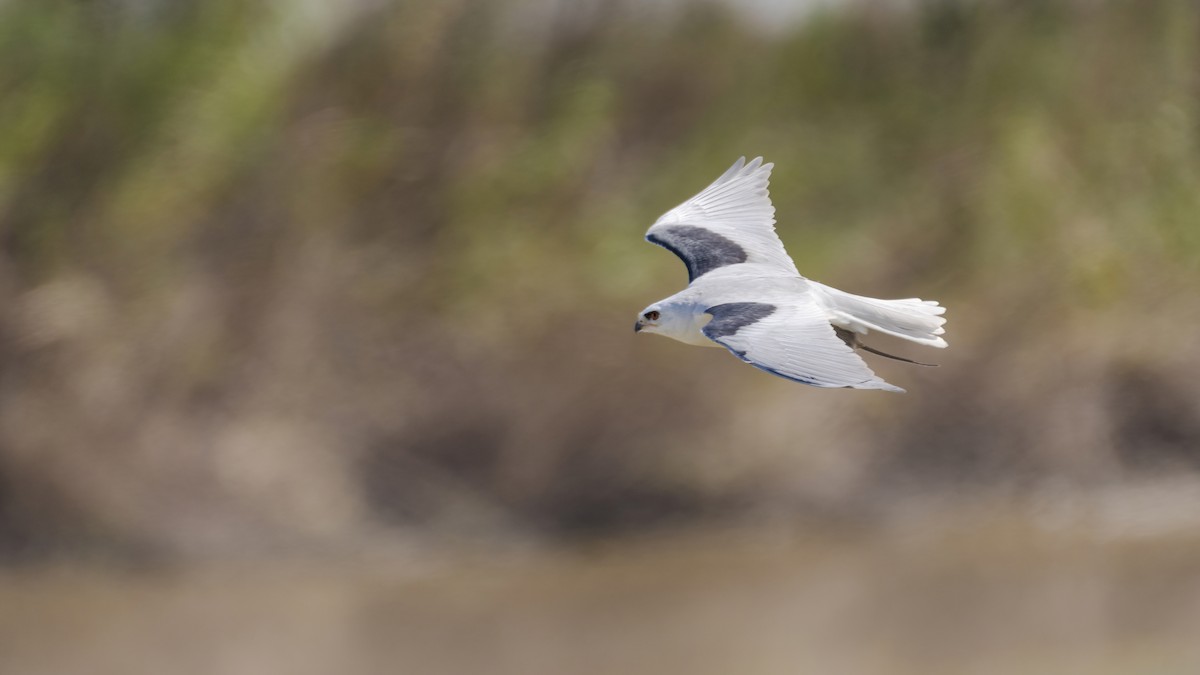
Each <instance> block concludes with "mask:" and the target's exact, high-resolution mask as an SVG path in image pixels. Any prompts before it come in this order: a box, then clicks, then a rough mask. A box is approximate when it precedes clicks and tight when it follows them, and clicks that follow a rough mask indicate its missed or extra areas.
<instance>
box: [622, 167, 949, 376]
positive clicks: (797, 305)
mask: <svg viewBox="0 0 1200 675" xmlns="http://www.w3.org/2000/svg"><path fill="white" fill-rule="evenodd" d="M772 168H774V165H773V164H764V163H763V160H762V157H758V158H755V159H754V160H753V161H751V162H750V163H749V164H747V163H746V158H745V157H742V158H740V159H738V161H737V162H735V163H734V165H733V166H731V167H730V168H729V170H728V171H726V172H725V173H724V174H722V175H721V177H720V178H718V179H717V180H716V181H714V182H713V184H712V185H709V186H708V187H707V188H705V189H704V190H703V191H702V192H700V194H697V195H696V196H695V197H692V198H691V199H689V200H687V201H686V202H684V203H683V204H680V205H679V206H676V207H675V208H673V209H671V210H670V211H668V212H666V213H665V214H663V216H662V217H661V218H659V219H658V220H657V221H656V222H655V223H654V225H652V226H651V227H650V229H649V231H647V232H646V240H647V241H649V242H650V243H652V244H657V245H659V246H662V247H663V248H665V249H667V250H668V251H670V252H672V253H674V254H675V255H677V256H679V258H680V259H682V260H683V264H684V265H686V266H687V272H688V282H689V284H688V287H687V288H685V289H684V290H682V291H680V292H678V293H676V294H675V295H672V296H671V297H669V298H666V299H664V300H660V301H658V302H656V303H654V304H652V305H650V306H649V307H647V308H646V309H644V310H642V312H641V314H640V315H638V319H637V323H636V324H635V325H634V331H635V332H639V333H658V334H660V335H665V336H666V337H669V338H673V339H675V340H679V341H680V342H684V343H687V344H691V345H700V346H705V347H724V348H726V349H728V350H729V351H730V352H732V353H733V354H734V356H737V357H738V358H739V359H741V360H743V361H745V362H746V363H749V364H750V365H752V366H754V367H755V368H758V369H760V370H765V371H766V372H768V373H771V374H773V375H778V376H779V377H783V378H786V379H789V380H792V381H795V382H801V383H803V384H808V385H812V386H814V387H829V388H843V387H848V388H852V389H883V390H885V391H895V392H903V391H904V390H903V389H901V388H899V387H896V386H894V385H891V384H889V383H887V382H885V381H884V380H883V379H882V378H880V377H879V376H877V375H876V374H875V373H874V372H872V370H871V369H870V368H869V367H868V366H867V364H866V362H865V361H863V359H862V357H860V356H859V354H858V350H859V349H862V350H864V351H867V352H870V353H873V354H878V355H880V356H886V357H888V358H894V359H897V360H900V361H906V362H909V363H917V362H916V361H912V360H910V359H904V358H901V357H896V356H892V355H890V354H886V353H884V352H881V351H878V350H876V349H872V348H871V347H868V346H867V345H865V344H863V343H862V337H863V336H865V335H869V334H870V333H871V332H879V333H886V334H888V335H893V336H895V337H898V338H903V339H905V340H909V341H911V342H916V343H917V344H922V345H928V346H930V347H945V346H946V341H945V340H944V339H942V337H941V336H942V334H943V333H945V329H944V328H942V324H944V323H946V319H944V318H943V317H942V314H944V313H945V311H946V308H945V307H942V306H940V305H938V303H937V302H936V301H933V300H921V299H919V298H909V299H906V300H879V299H876V298H868V297H863V296H861V295H852V294H850V293H845V292H843V291H839V290H837V289H836V288H832V287H829V286H826V285H825V284H821V283H818V282H816V281H813V280H811V279H806V278H804V277H803V276H801V275H800V272H799V271H797V270H796V265H795V263H793V262H792V259H791V257H790V256H788V254H787V251H785V250H784V248H783V242H781V241H780V240H779V235H777V234H776V233H775V207H774V206H772V205H771V197H770V195H769V194H768V193H767V184H768V182H769V180H770V178H771V169H772ZM918 365H927V364H922V363H918Z"/></svg>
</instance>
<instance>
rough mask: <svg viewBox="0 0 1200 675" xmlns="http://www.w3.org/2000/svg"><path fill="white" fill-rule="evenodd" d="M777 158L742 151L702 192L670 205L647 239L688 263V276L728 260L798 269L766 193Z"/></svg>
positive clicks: (691, 277) (791, 271)
mask: <svg viewBox="0 0 1200 675" xmlns="http://www.w3.org/2000/svg"><path fill="white" fill-rule="evenodd" d="M774 166H775V165H774V164H763V160H762V157H756V158H755V159H754V160H753V161H751V162H750V163H749V164H747V163H746V158H745V157H742V158H740V159H738V161H737V162H734V164H733V166H731V167H730V168H729V170H728V171H726V172H725V173H724V174H722V175H721V177H720V178H718V179H717V180H716V181H714V182H713V184H712V185H709V186H708V187H707V188H705V189H704V191H702V192H701V193H700V194H698V195H696V196H695V197H692V198H691V199H689V200H687V201H686V202H684V203H682V204H680V205H679V206H676V207H675V208H673V209H671V210H670V211H667V212H666V213H664V214H663V215H662V217H661V218H659V219H658V220H657V221H656V222H655V223H654V225H652V226H650V229H649V230H648V231H647V232H646V241H649V242H650V243H652V244H658V245H659V246H662V247H663V248H665V249H667V250H669V251H671V252H672V253H674V254H675V255H677V256H679V257H680V259H682V260H683V264H684V265H687V270H688V281H689V282H691V281H695V280H696V278H697V277H700V276H702V275H704V274H707V273H708V272H711V271H713V270H715V269H718V268H720V267H725V266H726V265H736V264H740V263H762V264H763V265H765V266H768V267H769V268H773V269H774V270H775V271H778V272H781V273H785V274H795V275H799V272H797V271H796V265H795V264H794V263H793V262H792V259H791V258H790V257H789V256H788V254H787V251H785V250H784V248H783V242H781V241H780V240H779V235H777V234H775V207H774V206H772V205H771V197H770V195H769V194H768V193H767V184H768V182H769V181H770V179H771V169H772V168H774Z"/></svg>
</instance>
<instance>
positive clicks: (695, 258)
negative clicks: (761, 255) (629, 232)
mask: <svg viewBox="0 0 1200 675" xmlns="http://www.w3.org/2000/svg"><path fill="white" fill-rule="evenodd" d="M646 241H649V242H650V243H652V244H658V245H659V246H661V247H663V248H665V249H667V250H668V251H670V252H671V253H674V254H675V255H677V256H679V258H680V260H682V261H683V264H684V265H687V271H688V281H689V282H692V281H695V280H696V278H697V277H699V276H702V275H704V274H708V273H709V272H711V271H713V270H715V269H717V268H718V267H725V266H726V265H736V264H738V263H744V262H746V251H745V249H743V248H742V247H741V246H738V245H737V243H736V242H734V241H732V240H730V239H728V238H726V237H723V236H721V235H719V234H717V233H716V232H713V231H712V230H706V229H704V228H703V227H696V226H695V225H672V226H670V227H665V228H663V229H662V230H661V231H659V232H654V233H652V234H648V235H646Z"/></svg>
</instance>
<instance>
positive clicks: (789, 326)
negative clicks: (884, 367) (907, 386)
mask: <svg viewBox="0 0 1200 675" xmlns="http://www.w3.org/2000/svg"><path fill="white" fill-rule="evenodd" d="M705 311H706V313H708V314H711V315H712V317H713V318H712V320H711V321H709V322H708V324H707V325H705V326H704V328H703V329H702V331H703V332H704V335H705V336H707V337H708V338H709V339H710V340H712V341H714V342H716V343H717V344H719V345H721V346H722V347H725V348H726V349H728V350H729V351H731V352H733V354H734V355H735V356H737V357H738V358H739V359H741V360H743V361H745V362H746V363H749V364H750V365H752V366H754V367H755V368H758V369H760V370H765V371H767V372H768V373H771V374H773V375H778V376H780V377H783V378H787V379H789V380H794V381H796V382H802V383H804V384H810V385H812V386H814V387H851V388H854V389H884V390H886V391H896V392H903V391H904V390H903V389H901V388H899V387H895V386H892V385H890V384H888V383H887V382H884V381H883V380H882V379H880V378H879V377H878V376H877V375H875V373H873V372H872V371H871V369H870V368H869V367H867V364H866V363H865V362H864V361H863V360H862V358H860V357H859V356H858V354H855V353H854V350H853V349H851V348H850V346H848V345H847V344H846V343H845V342H843V341H842V340H841V339H840V338H838V337H837V335H836V334H835V333H834V331H833V326H831V325H830V324H829V319H828V318H827V317H826V315H825V311H824V310H823V309H822V308H821V307H820V306H819V305H817V304H816V303H815V302H813V301H812V300H810V299H805V298H799V299H791V300H790V301H788V302H778V303H776V302H727V303H723V304H719V305H715V306H713V307H709V308H708V309H707V310H705Z"/></svg>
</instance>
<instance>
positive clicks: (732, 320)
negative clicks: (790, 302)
mask: <svg viewBox="0 0 1200 675" xmlns="http://www.w3.org/2000/svg"><path fill="white" fill-rule="evenodd" d="M706 312H707V313H708V314H712V317H713V318H712V321H709V322H708V325H706V326H705V327H704V328H703V329H701V332H703V333H704V335H705V336H707V337H708V339H710V340H716V339H717V338H723V337H729V336H730V335H733V334H734V333H736V332H738V331H739V330H741V329H743V328H745V327H746V326H749V325H750V324H752V323H756V322H758V321H762V320H763V319H765V318H767V317H768V316H771V315H772V314H774V313H775V305H768V304H766V303H764V302H727V303H725V304H723V305H716V306H714V307H709V308H708V310H706ZM742 358H745V357H744V356H743V357H742Z"/></svg>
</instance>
